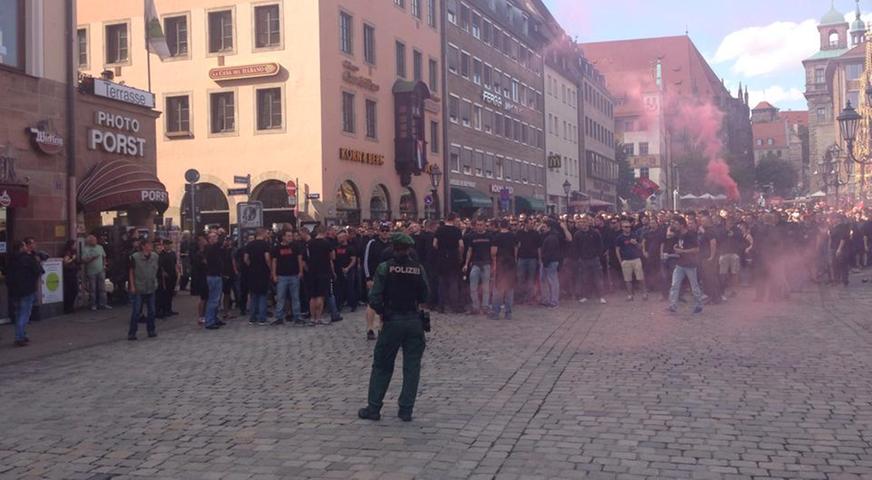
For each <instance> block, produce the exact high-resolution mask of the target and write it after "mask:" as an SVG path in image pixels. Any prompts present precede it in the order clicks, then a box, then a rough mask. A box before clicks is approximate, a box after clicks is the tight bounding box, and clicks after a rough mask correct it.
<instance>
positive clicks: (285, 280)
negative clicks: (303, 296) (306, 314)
mask: <svg viewBox="0 0 872 480" xmlns="http://www.w3.org/2000/svg"><path fill="white" fill-rule="evenodd" d="M288 295H290V297H291V319H293V320H299V319H300V276H299V275H287V276H280V277H278V281H277V282H276V320H284V319H285V316H286V315H287V312H286V311H285V302H287V301H288Z"/></svg>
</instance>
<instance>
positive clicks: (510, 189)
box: [491, 183, 515, 195]
mask: <svg viewBox="0 0 872 480" xmlns="http://www.w3.org/2000/svg"><path fill="white" fill-rule="evenodd" d="M503 189H505V190H506V191H508V192H509V195H513V194H514V193H515V188H514V187H511V186H505V187H504V186H502V185H498V184H496V183H492V184H491V193H500V192H502V191H503Z"/></svg>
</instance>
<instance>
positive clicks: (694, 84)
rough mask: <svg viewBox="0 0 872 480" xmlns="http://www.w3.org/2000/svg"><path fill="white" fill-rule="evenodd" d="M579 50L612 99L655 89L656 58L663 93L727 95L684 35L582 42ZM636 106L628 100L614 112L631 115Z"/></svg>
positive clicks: (695, 95) (703, 95) (719, 81)
mask: <svg viewBox="0 0 872 480" xmlns="http://www.w3.org/2000/svg"><path fill="white" fill-rule="evenodd" d="M582 49H583V50H584V53H585V56H586V57H587V58H588V59H589V60H590V61H591V63H593V64H594V65H595V66H596V67H597V69H599V71H600V72H602V73H603V75H605V77H606V80H607V84H608V88H609V91H611V92H612V94H613V95H614V96H615V97H616V98H620V97H623V96H634V95H633V94H634V93H636V94H638V93H639V92H640V91H641V92H642V93H644V92H654V91H656V90H657V87H656V65H657V60H658V59H660V62H661V71H662V76H663V89H664V90H665V91H666V92H668V93H673V94H677V95H680V96H693V97H714V96H720V95H727V94H728V92H727V89H726V88H725V87H724V86H723V84H722V83H721V80H720V79H719V78H718V77H717V75H715V73H714V71H713V70H712V69H711V67H710V66H709V65H708V63H707V62H706V60H705V58H703V56H702V54H701V53H699V50H697V49H696V46H695V45H694V44H693V42H692V41H691V40H690V37H688V36H685V35H682V36H676V37H661V38H643V39H633V40H618V41H611V42H594V43H585V44H582ZM635 96H638V95H635ZM637 108H639V105H633V104H632V102H631V103H630V104H626V105H625V106H618V107H617V108H616V114H618V115H620V114H621V113H624V114H634V113H637V112H636V109H637Z"/></svg>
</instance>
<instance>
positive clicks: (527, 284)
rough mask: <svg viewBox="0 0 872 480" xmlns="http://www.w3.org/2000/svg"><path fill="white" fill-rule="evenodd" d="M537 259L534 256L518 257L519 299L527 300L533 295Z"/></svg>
mask: <svg viewBox="0 0 872 480" xmlns="http://www.w3.org/2000/svg"><path fill="white" fill-rule="evenodd" d="M538 265H539V261H538V260H536V259H535V258H520V259H518V288H519V289H520V291H521V292H524V293H523V294H521V301H524V302H527V301H530V299H531V298H532V297H533V296H534V295H535V293H534V292H535V291H536V284H535V282H536V267H537V266H538Z"/></svg>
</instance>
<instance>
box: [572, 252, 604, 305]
mask: <svg viewBox="0 0 872 480" xmlns="http://www.w3.org/2000/svg"><path fill="white" fill-rule="evenodd" d="M602 278H603V267H602V264H601V263H600V259H599V257H594V258H579V259H578V277H576V280H577V281H578V294H579V295H580V296H581V298H590V297H594V298H596V297H598V298H602V297H603V285H602Z"/></svg>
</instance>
